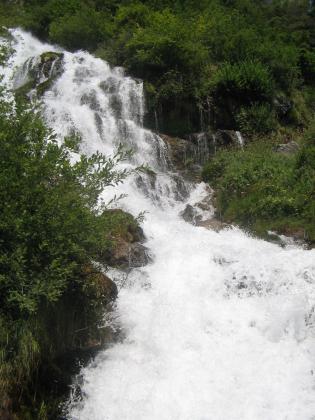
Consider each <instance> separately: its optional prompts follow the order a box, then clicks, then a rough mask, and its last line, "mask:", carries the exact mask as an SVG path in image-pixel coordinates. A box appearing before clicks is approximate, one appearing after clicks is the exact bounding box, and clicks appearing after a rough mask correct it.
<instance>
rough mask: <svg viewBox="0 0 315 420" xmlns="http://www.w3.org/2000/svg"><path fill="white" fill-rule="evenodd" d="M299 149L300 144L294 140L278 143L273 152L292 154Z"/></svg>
mask: <svg viewBox="0 0 315 420" xmlns="http://www.w3.org/2000/svg"><path fill="white" fill-rule="evenodd" d="M299 149H300V146H299V145H298V143H296V142H295V141H289V142H288V143H284V144H278V145H277V146H276V147H275V149H274V150H275V152H277V153H281V154H283V155H292V154H294V153H296V152H298V151H299Z"/></svg>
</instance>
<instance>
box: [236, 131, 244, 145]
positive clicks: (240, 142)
mask: <svg viewBox="0 0 315 420" xmlns="http://www.w3.org/2000/svg"><path fill="white" fill-rule="evenodd" d="M235 134H236V138H237V141H238V143H239V145H240V146H241V147H243V146H244V139H243V136H242V134H241V133H240V132H239V131H235Z"/></svg>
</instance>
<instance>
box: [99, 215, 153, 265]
mask: <svg viewBox="0 0 315 420" xmlns="http://www.w3.org/2000/svg"><path fill="white" fill-rule="evenodd" d="M107 217H112V221H113V222H112V221H111V220H110V219H109V221H110V223H114V224H115V226H113V230H112V232H111V242H112V245H111V247H110V248H109V249H106V250H105V251H104V252H103V253H102V255H100V258H99V259H100V261H101V262H103V263H104V264H107V265H110V266H112V267H117V268H121V269H125V268H135V267H143V266H145V265H146V264H148V263H149V262H150V261H151V257H150V255H149V250H148V249H147V248H146V247H145V246H144V245H143V244H142V242H144V240H145V236H144V233H143V230H142V229H141V227H140V226H139V225H138V223H137V222H136V221H135V219H134V218H133V216H132V215H131V214H129V213H126V212H124V211H123V210H121V209H112V210H107ZM117 221H118V222H117ZM117 223H118V224H117Z"/></svg>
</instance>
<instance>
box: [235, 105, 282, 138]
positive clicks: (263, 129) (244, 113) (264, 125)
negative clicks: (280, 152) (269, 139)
mask: <svg viewBox="0 0 315 420" xmlns="http://www.w3.org/2000/svg"><path fill="white" fill-rule="evenodd" d="M236 122H237V125H238V128H239V129H240V130H241V131H242V132H243V133H245V134H247V135H253V134H255V133H260V134H266V133H268V132H270V131H272V130H274V129H275V128H276V118H275V113H274V110H273V109H272V108H271V106H270V105H269V104H253V105H252V106H249V107H243V108H241V110H240V112H239V114H238V115H237V116H236Z"/></svg>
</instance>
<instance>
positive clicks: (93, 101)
mask: <svg viewBox="0 0 315 420" xmlns="http://www.w3.org/2000/svg"><path fill="white" fill-rule="evenodd" d="M80 102H81V105H88V106H89V107H90V108H91V109H92V110H93V111H100V110H101V106H100V104H99V102H98V100H97V94H96V92H95V90H92V91H91V92H89V93H85V94H83V95H82V97H81V100H80Z"/></svg>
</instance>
